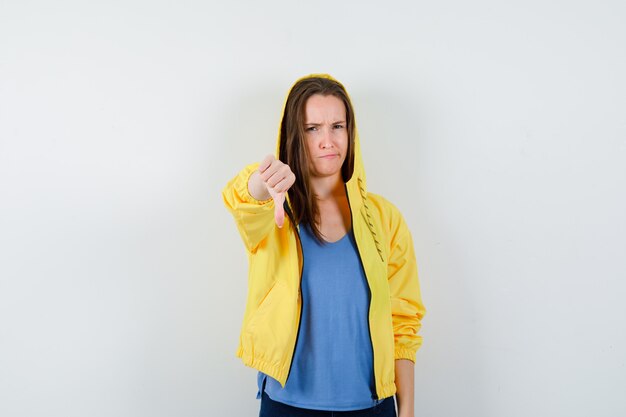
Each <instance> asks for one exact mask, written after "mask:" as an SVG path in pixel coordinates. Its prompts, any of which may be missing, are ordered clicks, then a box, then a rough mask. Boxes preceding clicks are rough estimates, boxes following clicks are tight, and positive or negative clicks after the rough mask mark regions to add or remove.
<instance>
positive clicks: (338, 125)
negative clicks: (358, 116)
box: [333, 124, 343, 129]
mask: <svg viewBox="0 0 626 417" xmlns="http://www.w3.org/2000/svg"><path fill="white" fill-rule="evenodd" d="M333 127H334V128H335V129H343V125H342V124H336V125H335V126H333Z"/></svg>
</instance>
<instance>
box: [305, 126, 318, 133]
mask: <svg viewBox="0 0 626 417" xmlns="http://www.w3.org/2000/svg"><path fill="white" fill-rule="evenodd" d="M314 130H317V127H315V126H311V127H307V128H306V131H307V132H312V131H314Z"/></svg>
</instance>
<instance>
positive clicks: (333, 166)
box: [304, 94, 348, 177]
mask: <svg viewBox="0 0 626 417" xmlns="http://www.w3.org/2000/svg"><path fill="white" fill-rule="evenodd" d="M304 135H305V138H304V139H305V143H306V146H307V148H308V150H309V155H310V157H311V159H310V163H311V167H310V168H311V170H310V171H311V175H312V176H314V177H328V176H335V175H341V166H342V165H343V161H344V160H345V159H346V153H347V151H348V129H347V125H346V107H345V105H344V104H343V101H342V100H341V99H340V98H338V97H335V96H332V95H327V96H323V95H321V94H314V95H312V96H311V97H309V98H308V100H307V101H306V103H305V109H304Z"/></svg>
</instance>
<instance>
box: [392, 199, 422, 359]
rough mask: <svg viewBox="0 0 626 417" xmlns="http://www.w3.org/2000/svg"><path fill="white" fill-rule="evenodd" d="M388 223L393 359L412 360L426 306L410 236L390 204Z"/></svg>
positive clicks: (403, 221) (418, 343)
mask: <svg viewBox="0 0 626 417" xmlns="http://www.w3.org/2000/svg"><path fill="white" fill-rule="evenodd" d="M393 211H394V212H395V215H394V216H393V217H394V219H393V220H392V224H391V227H392V228H391V231H390V232H391V247H390V252H389V260H388V267H387V268H388V269H387V271H388V274H387V278H388V281H389V290H390V295H391V314H392V322H393V334H394V343H395V359H409V360H411V361H412V362H415V356H416V352H417V350H418V349H419V347H420V346H421V345H422V336H420V335H418V334H417V333H418V331H419V329H420V328H421V326H422V317H424V314H426V309H425V308H424V305H423V303H422V297H421V293H420V286H419V280H418V277H417V262H416V260H415V252H414V250H413V239H412V237H411V233H410V231H409V229H408V227H407V225H406V222H405V220H404V217H403V216H402V214H401V213H400V212H399V211H398V210H397V209H395V208H394V210H393Z"/></svg>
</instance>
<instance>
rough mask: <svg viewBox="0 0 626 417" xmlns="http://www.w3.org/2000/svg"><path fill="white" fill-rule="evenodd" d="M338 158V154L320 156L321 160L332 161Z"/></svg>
mask: <svg viewBox="0 0 626 417" xmlns="http://www.w3.org/2000/svg"><path fill="white" fill-rule="evenodd" d="M336 156H337V154H336V153H333V154H330V155H322V156H320V158H324V159H330V158H334V157H336Z"/></svg>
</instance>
